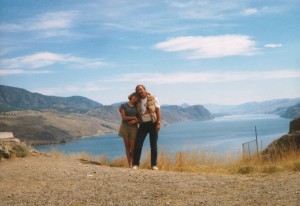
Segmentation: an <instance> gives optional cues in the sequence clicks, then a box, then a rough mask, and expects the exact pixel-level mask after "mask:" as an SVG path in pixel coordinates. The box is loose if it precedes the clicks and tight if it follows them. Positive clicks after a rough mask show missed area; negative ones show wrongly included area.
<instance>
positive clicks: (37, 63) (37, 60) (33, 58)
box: [0, 52, 107, 69]
mask: <svg viewBox="0 0 300 206" xmlns="http://www.w3.org/2000/svg"><path fill="white" fill-rule="evenodd" d="M53 64H69V65H70V66H72V67H73V68H82V69H97V68H100V67H102V66H105V65H107V63H105V62H104V61H102V60H100V59H86V58H81V57H76V56H71V55H62V54H56V53H51V52H41V53H37V54H33V55H28V56H22V57H16V58H11V59H2V60H0V65H1V67H3V68H7V69H18V68H21V69H23V68H40V67H46V66H50V65H53Z"/></svg>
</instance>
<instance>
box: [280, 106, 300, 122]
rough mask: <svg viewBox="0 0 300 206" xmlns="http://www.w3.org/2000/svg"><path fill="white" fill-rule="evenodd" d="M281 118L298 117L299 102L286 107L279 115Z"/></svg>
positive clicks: (299, 112) (299, 113)
mask: <svg viewBox="0 0 300 206" xmlns="http://www.w3.org/2000/svg"><path fill="white" fill-rule="evenodd" d="M280 116H281V117H283V118H289V119H296V118H299V117H300V103H298V104H296V105H294V106H291V107H289V108H287V109H286V110H285V111H284V112H282V113H281V115H280Z"/></svg>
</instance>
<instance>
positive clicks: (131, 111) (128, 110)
mask: <svg viewBox="0 0 300 206" xmlns="http://www.w3.org/2000/svg"><path fill="white" fill-rule="evenodd" d="M120 109H124V111H125V115H126V116H129V117H136V116H137V114H138V112H137V109H136V107H131V106H129V104H128V103H124V104H121V106H120ZM129 121H130V120H122V123H124V124H127V125H128V122H129Z"/></svg>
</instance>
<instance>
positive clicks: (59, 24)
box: [0, 11, 78, 37]
mask: <svg viewBox="0 0 300 206" xmlns="http://www.w3.org/2000/svg"><path fill="white" fill-rule="evenodd" d="M77 17H78V12H76V11H60V12H48V13H45V14H41V15H38V16H35V17H33V18H30V19H25V20H22V21H20V22H18V23H3V24H1V25H0V31H1V32H25V31H37V32H41V34H43V35H44V36H47V37H50V36H65V35H68V34H69V31H68V30H69V29H70V28H72V27H73V26H74V23H75V19H77Z"/></svg>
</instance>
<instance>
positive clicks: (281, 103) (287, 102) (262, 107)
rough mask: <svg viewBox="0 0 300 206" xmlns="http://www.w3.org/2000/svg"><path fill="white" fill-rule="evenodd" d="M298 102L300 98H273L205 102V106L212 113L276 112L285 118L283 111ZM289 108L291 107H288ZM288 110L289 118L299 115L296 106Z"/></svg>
mask: <svg viewBox="0 0 300 206" xmlns="http://www.w3.org/2000/svg"><path fill="white" fill-rule="evenodd" d="M299 103H300V98H294V99H275V100H269V101H263V102H247V103H244V104H241V105H218V104H205V105H204V107H205V108H207V109H208V110H209V111H210V112H211V113H213V114H214V115H216V114H253V113H263V114H278V115H280V116H282V117H285V118H287V115H284V113H285V112H286V111H287V110H288V109H289V108H290V107H293V106H295V105H297V104H299ZM290 110H291V109H290ZM292 111H293V112H290V115H289V118H296V117H300V116H299V115H297V111H298V112H299V111H300V110H297V109H296V108H295V109H294V110H292Z"/></svg>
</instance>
